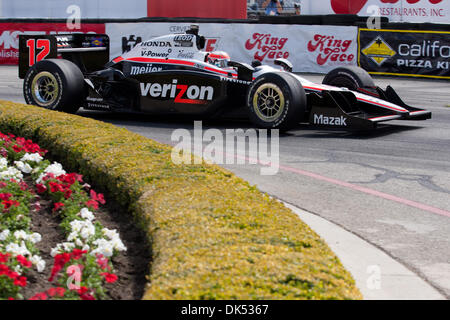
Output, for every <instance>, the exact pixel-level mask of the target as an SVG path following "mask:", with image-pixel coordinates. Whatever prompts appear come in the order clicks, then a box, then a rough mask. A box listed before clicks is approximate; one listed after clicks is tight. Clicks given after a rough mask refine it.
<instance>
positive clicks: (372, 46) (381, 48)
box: [361, 37, 397, 66]
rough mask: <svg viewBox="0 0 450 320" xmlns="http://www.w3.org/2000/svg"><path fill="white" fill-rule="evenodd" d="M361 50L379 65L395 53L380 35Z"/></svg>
mask: <svg viewBox="0 0 450 320" xmlns="http://www.w3.org/2000/svg"><path fill="white" fill-rule="evenodd" d="M361 52H362V53H363V54H364V55H365V56H367V57H369V58H370V59H372V61H373V62H375V63H376V64H377V65H379V66H381V65H382V64H383V62H385V61H386V60H387V59H389V58H391V57H393V56H395V54H396V53H397V52H395V51H394V50H393V49H392V48H391V46H390V45H389V44H388V43H387V42H386V41H384V40H383V38H381V37H376V38H375V39H374V40H373V41H372V42H371V43H369V45H367V46H366V47H365V48H364V49H363V50H361Z"/></svg>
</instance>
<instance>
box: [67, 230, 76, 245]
mask: <svg viewBox="0 0 450 320" xmlns="http://www.w3.org/2000/svg"><path fill="white" fill-rule="evenodd" d="M76 239H78V232H76V231H73V232H71V233H70V234H69V236H68V237H67V240H68V241H73V240H76ZM77 241H78V240H77ZM75 244H76V242H75Z"/></svg>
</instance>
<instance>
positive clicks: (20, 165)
mask: <svg viewBox="0 0 450 320" xmlns="http://www.w3.org/2000/svg"><path fill="white" fill-rule="evenodd" d="M14 164H15V166H16V167H17V168H18V169H19V170H20V171H22V172H23V173H30V172H31V171H32V170H33V168H32V167H31V166H30V165H29V164H28V163H24V162H22V161H14Z"/></svg>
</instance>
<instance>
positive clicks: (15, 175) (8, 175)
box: [0, 167, 23, 180]
mask: <svg viewBox="0 0 450 320" xmlns="http://www.w3.org/2000/svg"><path fill="white" fill-rule="evenodd" d="M0 179H2V180H10V179H14V180H22V179H23V175H22V173H21V172H20V171H19V170H17V169H16V168H14V167H9V168H7V169H6V170H3V171H1V172H0Z"/></svg>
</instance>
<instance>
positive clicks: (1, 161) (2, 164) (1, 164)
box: [0, 157, 8, 170]
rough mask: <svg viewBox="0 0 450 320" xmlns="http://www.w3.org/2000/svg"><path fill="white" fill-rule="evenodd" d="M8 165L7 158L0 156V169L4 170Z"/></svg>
mask: <svg viewBox="0 0 450 320" xmlns="http://www.w3.org/2000/svg"><path fill="white" fill-rule="evenodd" d="M7 167H8V160H7V159H6V158H3V157H0V170H4V169H6V168H7Z"/></svg>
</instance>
